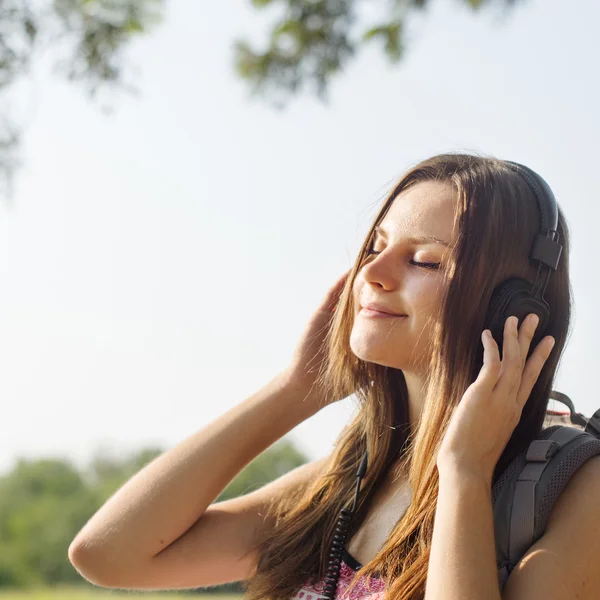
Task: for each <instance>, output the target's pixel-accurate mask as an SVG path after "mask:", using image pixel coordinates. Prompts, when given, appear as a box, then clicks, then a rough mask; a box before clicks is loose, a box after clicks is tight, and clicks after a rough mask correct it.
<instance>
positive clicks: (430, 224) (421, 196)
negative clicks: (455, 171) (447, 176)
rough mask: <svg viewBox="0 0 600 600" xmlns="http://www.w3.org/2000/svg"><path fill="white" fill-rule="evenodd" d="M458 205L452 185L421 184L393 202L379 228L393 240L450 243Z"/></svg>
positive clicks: (424, 182) (445, 183)
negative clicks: (407, 237) (415, 238)
mask: <svg viewBox="0 0 600 600" xmlns="http://www.w3.org/2000/svg"><path fill="white" fill-rule="evenodd" d="M457 201H458V195H457V193H456V189H455V188H454V186H453V185H452V184H451V183H448V182H440V181H422V182H420V183H417V184H414V185H413V186H411V187H410V188H408V189H406V190H404V191H403V192H402V193H400V194H399V195H398V196H397V197H396V198H395V199H394V201H393V202H392V205H391V206H390V208H389V210H388V212H387V213H386V215H385V217H384V218H383V220H382V221H381V223H380V227H381V229H383V230H385V231H386V232H387V233H388V234H391V235H392V236H398V235H432V236H435V237H438V238H441V239H443V240H447V241H450V240H451V239H452V238H453V237H454V236H455V234H456V225H455V213H456V207H457Z"/></svg>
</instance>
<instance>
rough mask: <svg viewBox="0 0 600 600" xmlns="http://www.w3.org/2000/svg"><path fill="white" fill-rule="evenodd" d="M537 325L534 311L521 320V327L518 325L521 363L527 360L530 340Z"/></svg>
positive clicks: (537, 321)
mask: <svg viewBox="0 0 600 600" xmlns="http://www.w3.org/2000/svg"><path fill="white" fill-rule="evenodd" d="M538 325H539V317H538V316H537V315H536V314H535V313H530V314H528V315H527V317H525V319H524V320H523V323H522V324H521V327H519V346H520V348H521V361H522V364H523V365H525V363H526V362H527V355H528V354H529V349H530V347H531V340H532V339H533V336H534V334H535V330H536V329H537V327H538Z"/></svg>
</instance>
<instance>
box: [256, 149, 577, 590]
mask: <svg viewBox="0 0 600 600" xmlns="http://www.w3.org/2000/svg"><path fill="white" fill-rule="evenodd" d="M431 180H436V181H442V182H449V183H451V184H452V185H453V186H454V188H455V190H456V193H457V198H458V202H457V211H456V215H455V219H456V221H455V223H457V224H458V229H457V231H458V236H457V238H456V239H455V240H454V243H453V244H452V246H451V247H450V248H449V250H448V252H449V256H448V260H449V268H448V277H449V284H448V286H447V287H446V289H445V292H444V293H443V302H442V303H441V309H440V314H439V315H437V319H436V321H435V322H436V323H437V325H436V326H434V328H433V335H432V339H431V340H430V351H429V352H428V353H427V356H428V361H429V363H428V368H427V373H428V375H427V390H426V398H425V401H424V404H423V410H422V413H421V417H420V421H419V423H418V425H417V426H416V427H415V430H414V431H410V424H409V418H408V392H407V387H406V383H405V380H404V374H403V372H402V370H400V369H394V368H390V367H386V366H382V365H378V364H376V363H367V362H365V361H361V360H360V359H358V358H357V357H356V355H354V354H353V352H352V351H351V349H350V342H349V340H350V332H351V330H352V326H353V321H354V301H353V295H352V287H353V284H354V280H355V278H356V275H357V273H358V272H359V271H360V269H361V267H362V266H363V265H364V263H365V262H366V261H367V260H368V259H369V257H368V256H367V251H368V249H369V246H370V243H371V240H372V236H373V233H374V232H373V228H374V227H375V225H377V224H378V223H379V222H380V221H381V220H382V219H383V217H384V216H385V214H386V212H387V210H388V209H389V207H390V205H391V203H392V202H393V201H394V199H395V198H396V197H397V196H398V194H399V193H400V192H402V191H403V190H405V189H407V188H409V187H410V186H412V185H415V184H417V183H419V182H421V181H431ZM558 215H559V219H558V233H559V236H560V237H559V241H560V243H561V244H562V246H563V251H562V255H561V259H560V263H559V265H558V269H557V270H556V272H554V273H553V274H552V276H551V277H550V281H549V283H548V286H547V288H546V292H545V299H546V300H547V302H548V304H549V305H550V308H551V314H550V321H549V323H548V328H547V330H546V334H547V335H552V336H553V337H554V338H555V339H556V344H555V351H554V352H553V353H552V354H551V355H550V357H549V359H548V360H547V361H546V363H545V365H544V367H543V369H542V371H541V374H540V376H539V378H538V380H537V382H536V384H535V386H534V388H533V390H532V392H531V395H530V397H529V400H528V401H527V403H526V404H525V407H524V409H523V411H522V415H521V420H520V422H519V424H518V426H517V427H516V429H515V431H514V433H513V435H512V437H511V438H510V441H509V442H508V444H507V445H506V447H505V449H504V452H503V454H502V456H501V458H500V460H499V461H498V463H497V466H496V470H495V473H494V478H493V481H494V482H495V481H496V480H497V477H498V476H499V475H500V474H501V473H502V471H503V470H504V469H505V468H506V467H507V466H508V464H509V463H510V461H511V460H512V459H513V458H514V457H515V456H516V455H517V454H518V453H519V452H521V451H522V450H524V449H525V448H526V447H527V446H528V444H529V443H530V441H531V440H533V439H535V438H536V437H537V436H538V435H539V433H540V431H541V430H542V428H543V425H544V418H545V413H546V409H547V404H548V398H549V394H550V391H551V389H552V384H553V380H554V377H555V373H556V370H557V367H558V363H559V360H560V357H561V354H562V350H563V348H564V346H565V344H566V341H567V337H568V334H569V326H570V320H571V297H572V291H571V285H570V280H569V270H568V260H569V232H568V228H567V224H566V222H565V218H564V215H563V213H562V211H561V210H560V207H559V211H558ZM539 224H540V217H539V211H538V208H537V203H536V200H535V196H534V195H533V193H532V191H531V189H530V188H529V186H528V184H527V183H526V181H525V180H524V179H523V178H522V177H521V176H520V175H519V174H517V173H515V172H514V171H513V170H511V169H510V168H509V167H507V165H506V164H505V163H503V162H502V161H500V160H497V159H494V158H490V157H483V156H473V155H466V154H442V155H438V156H435V157H433V158H430V159H428V160H425V161H423V162H421V163H419V164H418V165H416V166H415V167H414V168H412V169H411V170H409V171H408V172H407V173H406V174H405V175H404V176H403V177H402V178H401V179H400V181H399V182H398V183H397V184H396V185H395V187H394V188H393V189H392V191H391V192H390V193H389V195H388V197H387V198H386V200H385V202H384V205H383V207H382V208H381V210H380V211H379V214H378V215H377V217H376V218H375V221H374V222H373V224H372V226H371V229H370V231H369V233H368V235H367V237H366V239H365V241H364V243H363V245H362V247H361V249H360V252H359V255H358V257H357V259H356V262H355V264H354V267H353V269H352V271H351V272H350V275H349V277H348V280H347V282H346V285H345V287H344V289H343V291H342V293H341V295H340V300H339V303H338V306H337V309H336V311H335V314H334V315H333V316H332V322H331V327H330V330H329V334H328V337H327V339H326V341H325V344H326V346H327V348H326V349H327V352H326V353H325V356H326V358H325V361H324V362H323V364H322V368H321V380H322V383H323V384H326V385H327V386H329V387H328V390H330V392H331V394H332V397H333V395H335V396H336V397H345V396H348V395H350V394H351V393H352V392H354V393H355V394H356V397H357V398H358V401H359V403H358V411H357V413H356V416H355V418H354V419H353V420H352V421H351V422H350V423H349V424H348V425H347V426H346V427H345V429H344V430H343V431H342V432H341V434H340V435H339V437H338V439H337V441H336V444H335V447H334V450H333V452H332V454H331V455H330V456H329V458H328V460H327V461H325V463H324V465H323V468H322V471H321V473H320V474H319V476H318V477H316V478H315V480H314V481H313V482H311V483H310V484H309V485H307V486H306V487H305V488H303V489H298V490H296V491H295V492H293V493H290V494H289V495H288V496H287V497H285V498H281V499H279V500H278V501H277V502H273V503H272V506H271V508H270V511H271V514H272V515H274V516H275V521H274V522H275V529H274V531H271V532H270V533H269V534H268V535H265V536H264V537H263V538H262V539H260V540H258V541H257V545H256V550H257V552H258V556H259V561H258V566H257V571H256V574H255V575H254V576H253V577H252V578H251V579H249V580H248V581H247V582H245V588H246V590H245V591H246V593H245V595H244V599H245V600H259V599H260V600H265V599H269V600H275V599H288V598H290V597H291V596H292V595H293V594H294V592H295V591H297V590H298V589H299V588H300V587H301V586H302V585H303V584H304V583H306V582H311V583H315V582H316V581H318V580H320V579H321V578H322V577H324V575H325V574H326V572H327V565H328V560H329V556H328V553H329V549H330V546H331V542H332V537H333V534H334V529H335V525H336V522H337V518H338V515H339V513H340V511H341V509H342V508H344V507H348V506H349V505H350V504H351V502H352V500H353V498H354V493H355V486H356V471H357V469H358V465H359V462H360V458H361V456H362V454H363V453H364V452H365V450H368V455H369V466H368V469H367V474H366V477H365V479H364V480H363V482H362V487H361V495H360V499H359V502H358V505H357V507H356V512H355V516H354V520H353V524H352V531H351V532H350V534H352V533H353V532H354V531H356V530H357V529H358V527H359V525H360V523H361V522H362V521H363V520H364V518H365V517H366V514H367V511H368V508H369V502H370V500H372V498H373V493H374V491H375V490H376V489H377V487H378V485H379V484H381V482H382V480H383V478H384V476H385V475H386V473H387V472H388V469H389V467H390V465H391V464H392V462H395V464H396V465H398V464H402V465H404V466H405V468H406V469H407V472H408V480H409V483H410V486H411V489H412V501H411V504H410V506H409V508H408V510H407V511H406V513H405V514H404V516H403V517H402V518H401V519H400V520H399V521H398V523H396V525H395V527H394V529H393V530H392V531H391V533H390V535H389V537H388V539H387V541H386V542H385V544H384V545H383V547H382V548H381V549H380V551H379V552H378V553H377V555H376V556H375V557H374V558H373V559H372V560H371V561H370V562H368V563H367V564H366V565H364V566H363V567H362V568H361V569H360V570H359V571H358V572H357V573H356V576H355V578H354V580H353V581H354V582H356V581H357V579H358V577H359V576H360V575H368V576H369V577H371V576H375V575H378V576H380V577H381V578H382V579H383V580H384V581H385V583H386V587H387V590H388V592H389V593H390V594H391V597H393V598H398V600H416V599H421V598H423V597H424V591H425V581H426V575H427V566H428V561H429V552H430V546H431V538H432V532H433V522H434V516H435V509H436V503H437V498H438V472H437V467H436V456H437V449H438V448H439V445H440V443H441V440H442V438H443V436H444V433H445V431H446V429H447V426H448V423H449V419H450V415H451V412H452V410H453V409H454V407H455V406H457V405H458V403H459V401H460V399H461V397H462V395H463V394H464V392H465V390H466V389H467V387H468V386H469V385H470V384H471V383H472V382H473V381H474V379H475V378H476V377H477V375H478V373H479V371H480V369H481V366H482V362H483V346H482V344H481V337H480V335H481V332H482V331H483V329H484V327H485V317H486V312H487V308H488V305H489V302H490V298H491V295H492V291H493V290H494V288H495V287H496V286H497V285H498V284H499V283H500V282H501V281H504V280H505V279H507V278H509V277H522V278H523V279H526V280H528V281H531V282H533V279H534V278H535V273H536V265H534V263H533V261H531V260H530V259H529V258H528V256H529V253H530V251H531V245H532V242H533V239H534V237H535V234H536V233H537V232H538V231H539V227H540V225H539ZM456 315H460V318H456ZM348 539H350V538H348Z"/></svg>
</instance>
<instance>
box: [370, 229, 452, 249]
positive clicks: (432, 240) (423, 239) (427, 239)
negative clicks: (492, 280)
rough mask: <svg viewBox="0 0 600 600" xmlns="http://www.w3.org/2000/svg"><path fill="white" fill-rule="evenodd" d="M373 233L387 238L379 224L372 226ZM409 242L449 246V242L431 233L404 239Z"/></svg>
mask: <svg viewBox="0 0 600 600" xmlns="http://www.w3.org/2000/svg"><path fill="white" fill-rule="evenodd" d="M374 231H375V233H377V234H379V235H381V236H382V237H384V238H385V239H387V233H386V232H385V231H384V230H383V229H381V227H379V225H375V228H374ZM406 241H407V242H408V243H409V244H442V245H443V246H449V245H450V244H449V243H448V242H446V241H444V240H440V238H436V237H435V236H433V235H419V236H413V237H409V238H407V239H406Z"/></svg>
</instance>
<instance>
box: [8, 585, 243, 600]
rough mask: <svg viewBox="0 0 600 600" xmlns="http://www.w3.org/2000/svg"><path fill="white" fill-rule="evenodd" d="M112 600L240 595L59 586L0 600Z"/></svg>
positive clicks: (230, 599)
mask: <svg viewBox="0 0 600 600" xmlns="http://www.w3.org/2000/svg"><path fill="white" fill-rule="evenodd" d="M114 598H119V599H120V598H148V599H149V600H183V599H186V600H194V599H196V598H198V599H200V598H207V599H208V598H210V599H214V600H239V599H240V598H241V595H237V594H236V595H231V594H211V593H210V592H206V593H205V594H190V593H184V591H181V592H177V591H174V592H134V591H124V590H108V589H102V588H98V589H93V588H86V587H82V586H71V587H69V586H61V587H55V588H41V589H35V590H3V591H0V600H112V599H114Z"/></svg>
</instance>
